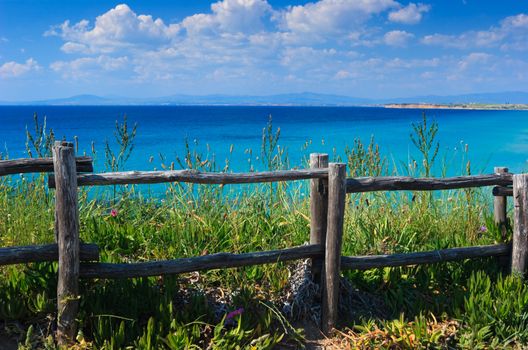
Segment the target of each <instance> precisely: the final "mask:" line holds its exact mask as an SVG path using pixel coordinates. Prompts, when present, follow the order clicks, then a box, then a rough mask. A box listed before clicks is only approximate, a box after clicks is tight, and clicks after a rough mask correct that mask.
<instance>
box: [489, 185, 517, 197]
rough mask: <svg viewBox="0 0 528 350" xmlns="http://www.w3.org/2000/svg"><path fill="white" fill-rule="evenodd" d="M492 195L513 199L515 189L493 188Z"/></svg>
mask: <svg viewBox="0 0 528 350" xmlns="http://www.w3.org/2000/svg"><path fill="white" fill-rule="evenodd" d="M492 193H493V195H494V196H502V197H512V196H513V188H511V187H503V186H495V187H493V191H492Z"/></svg>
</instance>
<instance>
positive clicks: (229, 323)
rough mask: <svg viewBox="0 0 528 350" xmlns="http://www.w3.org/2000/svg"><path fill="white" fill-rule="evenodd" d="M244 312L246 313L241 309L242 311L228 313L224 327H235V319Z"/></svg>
mask: <svg viewBox="0 0 528 350" xmlns="http://www.w3.org/2000/svg"><path fill="white" fill-rule="evenodd" d="M243 312H244V309H243V308H240V309H236V310H234V311H231V312H230V313H228V314H227V316H226V318H225V321H224V325H225V326H234V325H235V320H234V318H235V317H236V316H240V315H242V313H243Z"/></svg>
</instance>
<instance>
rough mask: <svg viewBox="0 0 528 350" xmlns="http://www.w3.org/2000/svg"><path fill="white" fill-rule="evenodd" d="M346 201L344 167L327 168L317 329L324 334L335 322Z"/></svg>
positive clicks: (338, 165) (331, 328) (344, 165)
mask: <svg viewBox="0 0 528 350" xmlns="http://www.w3.org/2000/svg"><path fill="white" fill-rule="evenodd" d="M345 201H346V164H344V163H330V164H329V167H328V219H327V220H328V222H327V229H326V245H325V261H324V282H325V283H324V285H323V305H322V313H321V328H322V330H323V332H324V333H325V334H329V333H330V332H332V330H333V329H334V327H335V325H336V323H337V319H338V306H339V284H340V270H341V242H342V240H343V224H344V216H345Z"/></svg>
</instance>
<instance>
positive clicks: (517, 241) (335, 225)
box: [0, 142, 528, 344]
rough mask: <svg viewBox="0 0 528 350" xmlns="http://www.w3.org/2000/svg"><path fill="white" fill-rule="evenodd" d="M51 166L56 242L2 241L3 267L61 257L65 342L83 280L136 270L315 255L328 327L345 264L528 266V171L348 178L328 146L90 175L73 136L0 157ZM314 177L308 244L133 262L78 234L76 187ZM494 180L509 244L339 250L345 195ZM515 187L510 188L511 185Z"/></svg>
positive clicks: (1, 170)
mask: <svg viewBox="0 0 528 350" xmlns="http://www.w3.org/2000/svg"><path fill="white" fill-rule="evenodd" d="M52 171H53V172H54V175H50V177H49V187H50V188H55V198H56V199H55V229H56V241H57V243H56V244H49V245H43V246H31V247H9V248H1V249H0V265H5V264H16V263H27V262H38V261H58V286H57V305H58V306H57V339H58V341H59V343H61V344H66V343H69V342H71V341H73V339H75V335H76V330H77V324H76V321H75V317H76V315H77V311H78V305H79V297H80V295H79V288H78V280H79V278H131V277H144V276H157V275H164V274H179V273H184V272H192V271H199V270H211V269H219V268H228V267H239V266H248V265H257V264H269V263H276V262H279V261H288V260H296V259H307V258H310V259H311V260H312V270H313V275H314V278H315V279H316V281H320V283H321V286H322V291H323V293H322V315H321V328H322V329H323V331H324V332H326V333H329V332H331V331H332V329H333V328H334V327H335V325H336V322H337V316H338V315H337V312H338V304H339V283H340V272H341V270H343V269H357V270H365V269H371V268H378V267H386V266H405V265H416V264H429V263H437V262H446V261H455V260H462V259H472V258H481V257H492V256H511V270H512V272H514V273H521V274H524V273H525V272H526V270H527V267H528V266H527V265H528V210H527V209H528V208H527V206H528V174H522V175H512V174H510V173H508V170H507V169H506V168H495V173H494V174H490V175H477V176H461V177H452V178H442V179H439V178H411V177H365V178H348V179H347V178H346V165H345V164H343V163H329V162H328V155H326V154H311V155H310V169H304V170H290V171H273V172H260V173H232V174H225V173H202V172H198V171H195V170H178V171H145V172H140V171H131V172H115V173H102V174H86V173H84V174H83V173H82V172H91V171H93V169H92V165H91V159H89V158H86V157H82V158H75V155H74V147H73V144H72V143H69V142H56V143H55V145H54V147H53V158H45V159H24V160H15V161H0V175H7V174H17V173H21V172H52ZM304 179H309V180H310V244H309V245H303V246H298V247H292V248H287V249H281V250H271V251H262V252H252V253H243V254H231V253H218V254H211V255H205V256H198V257H191V258H180V259H174V260H167V261H152V262H141V263H130V264H110V263H100V262H97V260H98V258H99V251H98V248H97V246H95V245H93V244H81V243H80V242H79V208H78V198H77V189H78V187H79V186H96V185H122V184H152V183H163V182H175V181H178V182H188V183H200V184H242V183H260V182H277V181H293V180H304ZM483 186H495V187H494V188H493V194H494V195H495V197H494V215H495V221H496V223H497V224H498V225H499V226H500V227H501V230H504V231H503V232H504V233H505V232H506V231H505V229H506V227H507V225H508V222H507V215H506V206H507V205H506V204H507V196H512V195H513V197H514V207H515V212H514V216H513V218H514V233H513V239H512V242H511V243H508V244H495V245H489V246H476V247H462V248H450V249H442V250H435V251H428V252H418V253H407V254H391V255H370V256H354V257H344V256H342V255H341V245H342V244H341V243H342V238H343V222H344V215H345V206H346V194H347V193H360V192H372V191H400V190H405V191H432V190H446V189H460V188H471V187H483ZM511 186H513V187H511Z"/></svg>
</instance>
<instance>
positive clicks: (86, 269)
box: [80, 244, 324, 278]
mask: <svg viewBox="0 0 528 350" xmlns="http://www.w3.org/2000/svg"><path fill="white" fill-rule="evenodd" d="M323 253H324V247H323V246H322V245H320V244H311V245H305V246H300V247H294V248H287V249H281V250H269V251H264V252H254V253H242V254H231V253H217V254H210V255H204V256H198V257H193V258H181V259H174V260H164V261H149V262H142V263H132V264H107V263H83V264H81V269H80V277H85V278H131V277H147V276H161V275H167V274H179V273H185V272H192V271H202V270H215V269H223V268H231V267H240V266H250V265H262V264H272V263H276V262H279V261H288V260H297V259H306V258H315V257H320V256H321V255H322V254H323Z"/></svg>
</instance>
